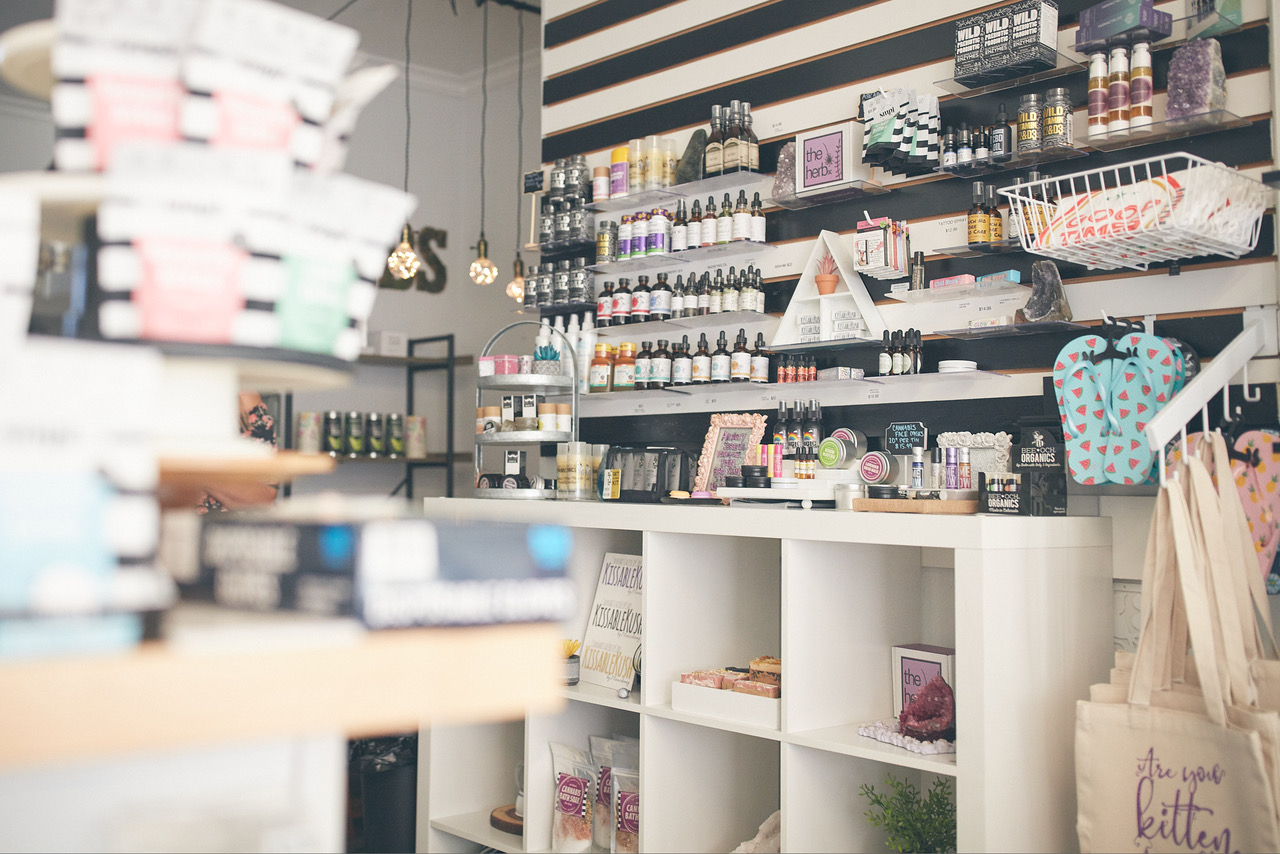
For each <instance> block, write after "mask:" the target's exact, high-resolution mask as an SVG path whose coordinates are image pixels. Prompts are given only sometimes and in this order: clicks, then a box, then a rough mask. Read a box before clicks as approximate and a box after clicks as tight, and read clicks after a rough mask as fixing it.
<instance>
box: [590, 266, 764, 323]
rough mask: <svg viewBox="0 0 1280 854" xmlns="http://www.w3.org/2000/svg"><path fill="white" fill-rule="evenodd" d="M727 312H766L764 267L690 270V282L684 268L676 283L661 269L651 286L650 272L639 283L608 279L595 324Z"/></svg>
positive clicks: (597, 308) (600, 297)
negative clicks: (691, 271)
mask: <svg viewBox="0 0 1280 854" xmlns="http://www.w3.org/2000/svg"><path fill="white" fill-rule="evenodd" d="M695 279H696V282H695ZM726 311H752V312H756V313H757V314H763V313H764V274H763V273H762V272H761V271H759V270H757V269H756V268H755V267H748V268H747V269H745V270H743V271H742V272H740V273H739V272H737V270H736V268H734V267H730V268H729V273H728V275H727V276H726V275H725V272H724V270H723V269H717V270H716V273H715V278H712V277H711V274H710V273H709V272H703V274H702V276H701V278H698V277H696V276H695V275H694V274H693V273H690V274H689V282H688V284H687V285H686V284H685V281H684V274H683V273H681V274H679V275H677V276H676V283H675V286H674V287H673V286H672V285H670V284H669V283H668V280H667V274H666V273H658V274H657V283H656V284H654V285H653V286H652V287H651V286H650V285H649V277H648V276H637V277H636V284H635V287H634V288H632V286H631V280H630V279H628V278H626V277H622V278H619V279H618V283H617V285H616V286H615V285H614V283H613V282H605V283H604V288H603V290H601V291H600V295H599V296H598V297H596V325H597V326H599V327H605V326H625V325H626V324H628V323H644V322H646V321H649V320H670V319H671V318H673V317H698V316H700V315H707V314H720V313H722V312H726Z"/></svg>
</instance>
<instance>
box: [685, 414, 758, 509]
mask: <svg viewBox="0 0 1280 854" xmlns="http://www.w3.org/2000/svg"><path fill="white" fill-rule="evenodd" d="M764 424H765V419H764V416H763V415H761V414H760V413H758V412H752V413H728V412H717V413H714V414H712V416H711V426H710V427H709V428H707V436H706V438H705V439H704V440H703V442H702V455H701V456H700V457H698V476H697V478H696V479H695V480H694V484H693V488H694V491H696V492H712V493H714V492H715V491H716V490H717V489H718V488H720V487H722V486H724V479H725V477H727V476H728V475H731V474H738V473H739V471H740V470H741V468H742V465H743V463H744V462H746V459H747V454H749V453H750V452H751V449H752V448H753V447H755V446H756V445H759V444H760V440H761V439H763V438H764Z"/></svg>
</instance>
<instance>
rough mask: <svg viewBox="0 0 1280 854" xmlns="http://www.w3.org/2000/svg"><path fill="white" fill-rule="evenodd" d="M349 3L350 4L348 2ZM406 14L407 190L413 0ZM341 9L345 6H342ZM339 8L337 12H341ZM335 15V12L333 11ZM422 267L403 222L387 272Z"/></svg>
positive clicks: (410, 273)
mask: <svg viewBox="0 0 1280 854" xmlns="http://www.w3.org/2000/svg"><path fill="white" fill-rule="evenodd" d="M348 5H350V4H348ZM405 5H406V6H407V7H408V14H407V16H406V20H405V22H404V191H405V192H406V193H407V192H409V129H410V124H409V122H410V118H411V116H410V112H409V27H410V26H411V25H412V24H413V0H406V3H405ZM342 8H343V9H345V8H346V6H343V7H342ZM341 11H342V9H339V10H338V12H341ZM334 15H337V12H335V13H334ZM421 267H422V259H421V258H419V257H418V253H417V252H415V251H414V248H413V234H412V231H411V230H410V228H409V223H407V222H406V223H405V224H404V230H403V231H402V232H401V233H400V243H399V245H397V246H396V248H395V249H394V250H393V251H392V252H391V255H390V256H388V258H387V272H389V273H390V274H391V276H392V277H393V278H396V279H400V280H402V281H403V280H405V279H412V278H413V277H414V276H415V275H417V273H418V270H419V269H421Z"/></svg>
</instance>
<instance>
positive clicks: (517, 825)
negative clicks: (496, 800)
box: [489, 804, 524, 836]
mask: <svg viewBox="0 0 1280 854" xmlns="http://www.w3.org/2000/svg"><path fill="white" fill-rule="evenodd" d="M489 824H491V825H493V826H494V827H496V828H497V829H498V830H501V831H503V832H504V833H514V834H515V835H516V836H524V819H522V818H521V817H520V816H518V815H516V805H515V804H507V805H506V806H505V807H498V808H497V809H495V810H494V811H493V812H491V813H489Z"/></svg>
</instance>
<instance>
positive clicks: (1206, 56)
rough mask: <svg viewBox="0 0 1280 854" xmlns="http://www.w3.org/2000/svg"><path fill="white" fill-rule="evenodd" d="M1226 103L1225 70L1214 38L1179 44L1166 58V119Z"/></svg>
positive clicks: (1206, 111)
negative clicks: (1167, 75) (1168, 58)
mask: <svg viewBox="0 0 1280 854" xmlns="http://www.w3.org/2000/svg"><path fill="white" fill-rule="evenodd" d="M1226 106H1227V73H1226V71H1225V70H1224V69H1223V67H1222V46H1221V45H1220V44H1219V43H1218V40H1217V39H1195V40H1193V41H1189V42H1187V43H1186V44H1184V45H1182V46H1181V47H1179V48H1178V49H1177V50H1175V51H1174V52H1173V58H1172V59H1170V60H1169V92H1168V104H1167V106H1166V109H1165V115H1166V116H1167V117H1168V118H1169V119H1184V118H1187V117H1188V116H1194V115H1198V114H1200V113H1208V112H1211V111H1213V110H1222V109H1225V108H1226Z"/></svg>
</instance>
